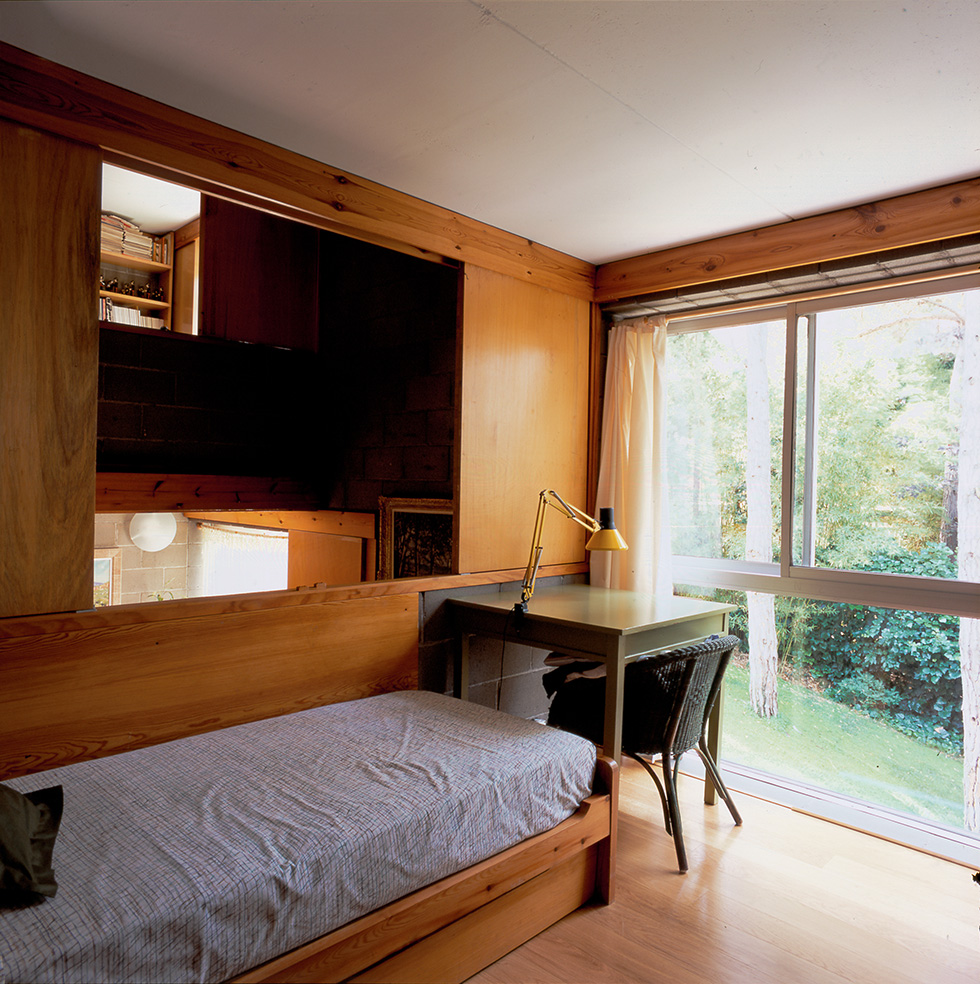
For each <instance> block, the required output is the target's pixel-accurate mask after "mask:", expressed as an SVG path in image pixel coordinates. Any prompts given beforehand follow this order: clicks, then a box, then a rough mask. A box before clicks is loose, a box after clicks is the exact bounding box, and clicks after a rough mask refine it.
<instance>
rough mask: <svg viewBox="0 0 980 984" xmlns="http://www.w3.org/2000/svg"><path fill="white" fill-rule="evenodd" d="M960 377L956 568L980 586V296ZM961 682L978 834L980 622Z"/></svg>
mask: <svg viewBox="0 0 980 984" xmlns="http://www.w3.org/2000/svg"><path fill="white" fill-rule="evenodd" d="M964 300H965V309H964V319H963V320H964V324H963V340H962V342H961V343H960V348H959V353H958V359H959V363H960V364H959V366H958V367H957V369H958V372H954V373H953V379H954V381H955V380H956V379H957V376H958V377H959V385H958V386H957V387H956V388H957V390H958V395H959V402H960V452H959V476H958V488H957V496H956V500H957V501H956V505H957V514H958V515H957V519H958V523H957V529H958V535H957V565H958V576H959V578H960V580H962V581H972V582H974V583H977V582H980V290H973V291H967V292H966V294H964ZM960 668H961V679H962V682H963V803H964V818H963V825H964V826H965V827H966V829H967V830H980V618H961V619H960Z"/></svg>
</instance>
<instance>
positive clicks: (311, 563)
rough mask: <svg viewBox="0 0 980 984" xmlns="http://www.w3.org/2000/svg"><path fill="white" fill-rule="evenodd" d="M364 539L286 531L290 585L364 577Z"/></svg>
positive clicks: (302, 531)
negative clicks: (287, 536)
mask: <svg viewBox="0 0 980 984" xmlns="http://www.w3.org/2000/svg"><path fill="white" fill-rule="evenodd" d="M365 573H366V572H365V570H364V541H363V540H361V539H359V538H358V537H353V536H334V535H332V534H330V533H307V532H306V531H305V530H290V531H289V570H288V573H287V582H286V583H287V584H288V586H289V587H290V588H301V587H304V586H305V587H309V586H311V585H314V584H356V583H357V582H358V581H365V580H368V578H367V577H366V576H365Z"/></svg>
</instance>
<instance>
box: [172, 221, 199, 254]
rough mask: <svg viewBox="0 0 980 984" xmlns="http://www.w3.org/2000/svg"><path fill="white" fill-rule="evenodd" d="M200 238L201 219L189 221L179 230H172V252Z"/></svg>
mask: <svg viewBox="0 0 980 984" xmlns="http://www.w3.org/2000/svg"><path fill="white" fill-rule="evenodd" d="M200 238H201V218H200V216H198V217H197V218H196V219H191V220H190V222H188V223H186V224H185V225H182V226H181V227H180V228H179V229H174V252H175V253H176V252H177V250H178V249H180V248H181V247H183V246H188V245H190V244H191V243H192V242H194V240H195V239H200Z"/></svg>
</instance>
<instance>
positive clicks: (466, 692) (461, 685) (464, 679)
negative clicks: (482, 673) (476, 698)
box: [453, 632, 471, 700]
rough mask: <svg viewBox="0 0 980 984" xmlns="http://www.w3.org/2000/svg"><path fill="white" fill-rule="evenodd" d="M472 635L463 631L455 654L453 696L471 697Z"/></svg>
mask: <svg viewBox="0 0 980 984" xmlns="http://www.w3.org/2000/svg"><path fill="white" fill-rule="evenodd" d="M470 638H471V637H470V635H469V634H468V633H466V632H461V633H460V636H459V647H458V648H457V650H456V652H455V653H454V654H453V696H454V697H459V698H460V700H469V699H470Z"/></svg>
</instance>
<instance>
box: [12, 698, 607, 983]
mask: <svg viewBox="0 0 980 984" xmlns="http://www.w3.org/2000/svg"><path fill="white" fill-rule="evenodd" d="M594 767H595V747H594V746H593V745H591V744H590V743H588V742H586V741H583V740H582V739H579V738H577V737H576V736H574V735H569V734H565V733H562V732H559V731H555V730H553V729H550V728H546V727H544V726H542V725H539V724H536V723H534V722H528V721H524V720H522V719H519V718H515V717H511V716H510V715H506V714H501V713H498V712H495V711H492V710H488V709H486V708H482V707H479V706H476V705H473V704H468V703H464V702H462V701H458V700H455V699H453V698H450V697H443V696H441V695H438V694H432V693H426V692H421V691H405V692H401V693H394V694H384V695H382V696H378V697H372V698H369V699H367V700H361V701H353V702H351V703H346V704H334V705H331V706H329V707H322V708H316V709H314V710H310V711H304V712H301V713H297V714H290V715H287V716H285V717H280V718H273V719H271V720H268V721H259V722H255V723H252V724H247V725H242V726H239V727H236V728H228V729H225V730H222V731H216V732H212V733H210V734H206V735H200V736H197V737H193V738H186V739H182V740H180V741H176V742H171V743H169V744H166V745H157V746H154V747H151V748H144V749H140V750H138V751H134V752H128V753H126V754H123V755H115V756H112V757H111V758H105V759H100V760H96V761H93V762H84V763H79V764H77V765H72V766H67V767H65V768H61V769H54V770H51V771H49V772H45V773H40V774H36V775H33V776H27V777H24V778H22V779H16V780H10V781H9V783H8V785H10V786H13V787H15V788H16V789H19V790H21V791H22V792H27V791H30V790H35V789H40V788H43V787H46V786H52V785H57V784H61V785H63V786H64V796H65V810H64V818H63V820H62V824H61V830H60V832H59V834H58V839H57V842H56V845H55V853H54V871H55V876H56V878H57V880H58V885H59V888H58V893H57V895H56V897H55V898H53V899H48V900H46V901H44V902H41V903H40V904H38V905H35V906H30V907H26V908H20V909H4V910H0V980H3V981H7V982H11V984H12V982H17V981H31V982H42V981H80V982H93V981H99V982H111V981H126V982H139V981H148V982H159V981H167V982H178V981H221V980H225V979H227V978H229V977H234V976H235V975H237V974H241V973H243V972H244V971H245V970H247V969H249V968H250V967H253V966H255V965H257V964H261V963H263V962H264V961H267V960H270V959H272V958H273V957H275V956H277V955H279V954H280V953H283V952H286V951H288V950H290V949H293V948H295V947H297V946H300V945H301V944H303V943H305V942H307V941H309V940H311V939H314V938H316V937H318V936H321V935H323V934H324V933H326V932H329V931H330V930H331V929H335V928H337V927H338V926H341V925H343V924H344V923H346V922H348V921H349V920H351V919H354V918H356V917H358V916H361V915H363V914H365V913H367V912H370V911H372V910H373V909H375V908H377V907H378V906H380V905H383V904H385V903H387V902H390V901H393V900H394V899H397V898H399V897H401V896H403V895H405V894H407V893H409V892H411V891H413V890H415V889H417V888H421V887H422V886H424V885H427V884H429V883H431V882H433V881H435V880H437V879H439V878H442V877H444V876H446V875H448V874H451V873H453V872H455V871H458V870H460V869H462V868H465V867H467V866H469V865H471V864H475V863H476V862H478V861H481V860H483V859H484V858H487V857H490V856H491V855H493V854H496V853H498V852H499V851H501V850H504V849H505V848H507V847H509V846H511V845H513V844H516V843H518V842H519V841H522V840H524V839H526V838H527V837H530V836H532V835H533V834H536V833H540V832H542V831H544V830H547V829H549V828H551V827H553V826H555V824H557V823H559V822H560V821H561V820H563V819H565V818H566V817H568V816H570V815H571V814H572V813H573V812H574V811H575V810H576V808H577V807H578V805H579V803H580V802H581V801H582V800H583V799H584V798H585V797H586V796H587V795H588V794H589V792H590V789H591V784H592V778H593V771H594Z"/></svg>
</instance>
